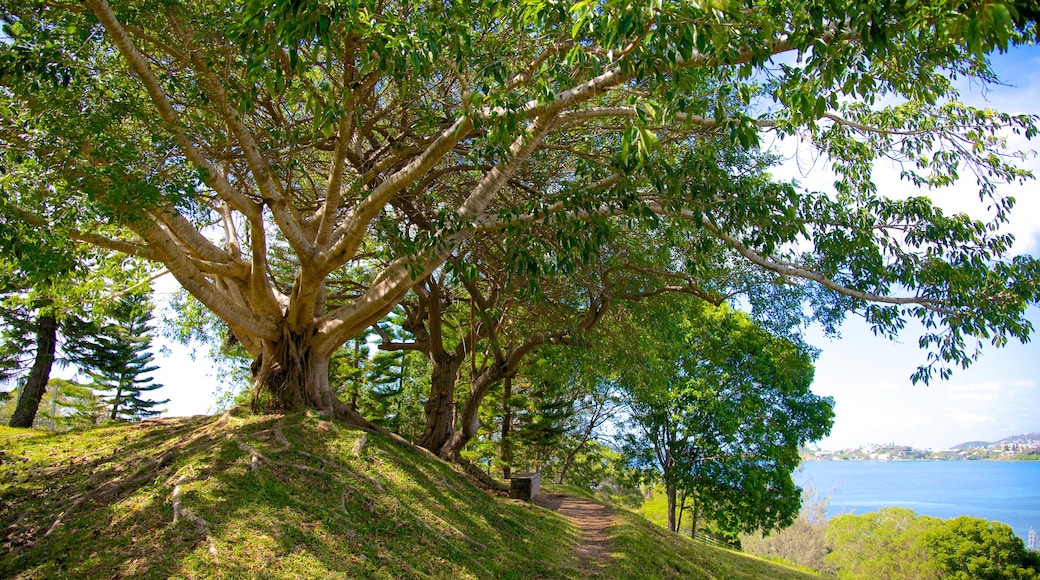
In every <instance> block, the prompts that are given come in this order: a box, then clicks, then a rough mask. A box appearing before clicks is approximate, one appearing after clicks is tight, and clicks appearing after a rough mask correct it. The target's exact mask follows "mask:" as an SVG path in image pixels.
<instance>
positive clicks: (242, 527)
mask: <svg viewBox="0 0 1040 580" xmlns="http://www.w3.org/2000/svg"><path fill="white" fill-rule="evenodd" d="M283 422H284V424H283ZM314 422H315V420H314V419H313V418H308V417H306V416H290V417H287V418H285V419H283V418H281V417H276V416H268V417H248V418H245V419H241V420H237V419H236V420H234V421H232V420H229V418H228V417H226V416H225V417H223V418H217V417H205V418H191V419H186V420H180V421H168V422H166V423H158V422H150V423H151V424H143V425H140V426H137V425H135V426H127V427H119V428H115V429H113V430H110V431H105V430H98V432H97V433H93V434H92V435H90V436H89V439H90V441H92V442H93V444H94V445H95V449H92V450H89V452H88V453H82V452H79V451H77V450H75V449H67V450H66V451H62V452H57V453H53V452H52V455H54V456H52V457H50V458H49V460H47V459H46V458H40V459H38V460H37V461H36V464H34V465H33V468H32V469H30V470H28V471H27V472H26V471H24V470H15V469H10V470H8V471H9V472H10V474H11V475H16V477H14V478H13V480H17V481H12V483H10V484H9V485H7V486H5V488H4V489H3V490H2V491H0V499H2V502H3V503H2V504H0V515H2V519H0V525H3V526H4V529H5V544H6V545H5V550H6V551H7V554H6V555H5V556H4V557H3V558H0V560H2V561H3V562H2V563H0V576H5V577H7V576H16V575H21V574H24V575H30V576H43V577H82V578H113V577H124V576H134V577H146V578H150V577H155V578H160V577H161V578H168V577H229V578H230V577H234V578H290V577H329V576H332V577H344V576H346V577H357V578H411V577H436V578H440V577H458V578H464V577H474V578H486V577H498V578H509V577H516V578H519V577H528V578H532V577H564V576H570V575H573V574H572V572H573V559H572V558H571V557H570V556H569V554H570V547H571V545H570V543H569V542H573V540H574V538H573V537H572V531H571V530H570V528H569V526H568V525H567V524H566V523H565V522H564V521H563V520H562V519H561V518H558V517H555V516H553V515H552V514H549V513H547V512H545V511H544V510H539V509H537V508H531V507H529V506H522V505H517V504H514V503H513V502H510V501H508V500H505V499H502V498H496V497H493V496H490V495H488V494H486V493H484V492H483V491H481V490H479V489H478V488H476V487H475V486H473V485H472V484H471V483H470V482H469V481H468V480H466V479H465V478H463V477H461V476H460V475H459V474H458V473H456V472H455V471H454V469H452V468H451V467H450V466H448V465H446V464H444V463H442V462H439V461H436V460H432V459H431V458H430V457H428V456H426V455H424V454H422V453H421V452H419V451H416V450H414V449H411V448H407V447H405V446H402V445H401V444H399V443H395V442H393V441H391V440H389V439H387V438H384V437H381V436H374V435H371V434H369V435H367V438H368V446H367V449H366V450H363V451H362V452H361V453H360V454H355V453H354V452H352V451H351V450H350V449H351V448H352V447H354V446H355V445H356V443H357V442H358V441H359V440H360V439H361V437H363V436H364V435H363V434H362V433H360V432H354V431H349V430H347V429H345V428H343V427H339V426H334V427H335V428H333V429H328V428H325V429H324V430H319V429H315V428H314V425H313V423H314ZM283 427H284V429H283ZM87 438H88V436H87V434H83V436H82V437H81V438H80V439H78V441H79V442H80V444H82V442H84V441H86V440H87ZM76 441H77V439H76V438H75V436H73V438H71V439H68V440H67V446H68V447H75V445H77V443H76ZM55 443H56V442H55V441H53V440H49V439H48V440H46V441H42V442H39V443H36V445H39V446H40V447H38V448H36V449H35V452H37V453H38V452H41V451H46V450H47V449H52V448H53V446H54V445H55ZM29 444H30V443H28V442H26V443H25V445H29ZM62 444H65V443H62ZM287 444H288V445H287ZM48 445H49V446H51V447H47V446H48ZM28 451H29V450H28V449H25V448H24V445H23V446H22V447H19V451H18V453H22V452H28ZM77 453H79V455H77ZM5 468H7V466H5V465H0V469H5ZM0 473H3V471H0ZM3 474H4V475H8V473H3ZM175 489H176V493H174V490H175ZM174 496H176V498H177V503H178V507H179V508H180V512H179V513H178V520H179V521H177V523H174V511H175V510H174V507H173V502H172V501H171V500H172V498H173V497H174ZM16 513H22V514H28V515H21V516H15V514H16ZM58 520H61V521H59V522H58V523H57V524H55V522H56V521H58ZM52 527H53V530H52V531H51V533H50V534H48V533H47V530H49V529H51V528H52ZM566 538H570V540H569V541H568V540H566ZM561 539H564V541H561Z"/></svg>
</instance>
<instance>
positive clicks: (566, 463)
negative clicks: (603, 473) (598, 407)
mask: <svg viewBox="0 0 1040 580" xmlns="http://www.w3.org/2000/svg"><path fill="white" fill-rule="evenodd" d="M598 417H599V412H598V411H597V412H596V414H594V415H593V416H592V419H591V420H590V421H589V424H588V425H587V426H586V427H585V431H584V432H583V433H582V434H581V441H579V442H578V445H577V447H575V448H574V449H572V450H571V452H570V453H568V454H567V458H566V459H564V460H563V467H562V468H560V476H559V477H558V478H556V483H557V484H559V485H563V480H564V478H565V477H567V470H569V469H570V468H571V464H572V463H574V459H575V458H576V457H577V456H578V452H579V451H581V449H582V448H583V447H585V444H586V443H588V442H589V439H590V438H591V437H592V430H593V429H594V428H595V427H596V420H597V418H598Z"/></svg>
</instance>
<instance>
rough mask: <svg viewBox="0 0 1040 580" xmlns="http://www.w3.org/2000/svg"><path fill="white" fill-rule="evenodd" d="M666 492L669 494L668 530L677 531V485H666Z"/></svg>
mask: <svg viewBox="0 0 1040 580" xmlns="http://www.w3.org/2000/svg"><path fill="white" fill-rule="evenodd" d="M665 492H666V493H667V496H668V530H669V531H672V532H674V531H676V522H675V486H674V485H669V486H666V487H665Z"/></svg>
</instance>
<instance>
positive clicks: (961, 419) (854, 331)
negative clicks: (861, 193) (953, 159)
mask: <svg viewBox="0 0 1040 580" xmlns="http://www.w3.org/2000/svg"><path fill="white" fill-rule="evenodd" d="M994 66H995V69H996V71H997V73H998V74H999V75H1000V76H1001V78H1002V79H1003V80H1004V82H1005V83H1006V84H1007V86H1000V87H991V88H989V89H988V90H987V91H986V92H982V91H980V90H978V87H964V90H965V100H967V101H968V102H970V103H971V104H974V105H976V106H991V107H993V108H995V109H998V110H1003V111H1006V112H1012V113H1029V114H1040V48H1038V47H1028V48H1019V49H1016V50H1014V51H1012V52H1011V53H1009V54H1007V55H998V56H996V57H995V58H994ZM1012 145H1017V146H1019V147H1021V148H1023V149H1029V148H1030V146H1029V144H1028V143H1026V142H1024V141H1023V142H1019V143H1012ZM777 146H778V147H781V150H784V148H785V147H786V148H787V150H788V151H790V152H791V159H790V160H789V161H788V163H786V164H785V166H784V167H783V168H781V169H779V170H778V171H777V172H776V173H777V175H778V176H779V177H784V178H788V177H794V178H797V179H799V180H800V181H801V182H803V183H805V184H807V185H810V186H812V185H814V184H815V185H817V186H819V187H828V186H829V183H830V182H832V181H833V178H832V177H831V176H830V174H829V172H828V170H827V167H826V166H823V165H822V164H819V163H816V164H814V163H812V160H811V159H808V158H806V157H804V155H803V157H800V158H796V157H795V156H794V154H793V151H794V150H795V148H794V147H793V146H792V145H791V144H777ZM1032 148H1037V144H1036V143H1034V144H1033V146H1032ZM803 151H804V149H803ZM1027 164H1028V166H1030V167H1031V168H1032V169H1033V171H1034V172H1036V173H1037V174H1038V175H1040V161H1038V160H1037V159H1036V158H1034V159H1032V160H1030V161H1028V162H1027ZM876 180H877V181H878V183H879V186H880V187H879V190H880V191H882V192H888V191H899V192H905V193H910V192H908V191H907V188H908V187H909V186H907V185H906V184H905V183H901V182H899V180H898V179H897V177H896V176H895V174H894V171H893V170H892V168H886V167H883V166H880V167H878V169H877V173H876ZM1004 192H1005V193H1008V194H1010V195H1014V196H1015V197H1016V198H1017V200H1018V204H1017V206H1016V209H1015V211H1014V212H1013V214H1012V223H1011V224H1010V230H1011V231H1012V232H1013V233H1014V234H1015V235H1016V240H1017V241H1016V245H1015V248H1014V250H1015V252H1016V253H1022V254H1031V255H1036V254H1037V253H1038V251H1040V184H1038V183H1037V182H1032V183H1028V184H1027V185H1025V186H1023V187H1014V188H1009V189H1005V190H1004ZM928 195H929V196H930V197H931V198H932V199H933V200H934V201H935V202H936V203H938V204H939V205H941V206H943V207H945V208H948V209H950V210H954V211H969V213H972V212H973V210H974V212H976V213H977V211H978V198H977V196H976V193H975V190H974V189H973V188H972V187H971V184H970V183H969V184H967V185H966V186H965V187H960V188H954V189H952V190H945V191H938V192H929V193H928ZM1030 319H1031V320H1032V321H1033V324H1034V326H1035V327H1036V329H1037V330H1038V331H1040V310H1038V309H1037V308H1035V307H1034V308H1033V309H1031V311H1030ZM918 334H919V332H918V331H917V330H916V329H915V328H913V327H911V328H909V329H908V330H907V331H905V332H904V333H903V334H902V336H901V337H900V339H899V340H897V341H889V340H887V339H883V338H879V337H876V336H874V335H873V334H872V333H871V332H870V329H869V328H868V327H867V325H865V324H864V323H863V322H862V321H861V320H859V319H858V318H851V319H849V320H848V321H847V322H846V323H845V324H844V325H843V326H842V328H841V338H840V339H839V340H832V339H829V338H826V337H824V336H823V334H822V333H821V332H819V331H818V330H813V331H812V332H811V333H810V335H809V338H810V342H811V343H813V344H814V345H815V346H817V347H819V348H820V349H821V350H822V353H821V355H820V358H819V359H818V361H817V364H816V381H815V383H814V387H813V389H814V391H816V392H817V393H818V394H821V395H828V396H831V397H834V400H835V412H836V418H835V426H834V429H833V431H832V433H831V436H830V437H828V438H827V439H824V440H823V441H822V442H820V447H821V448H824V449H840V448H846V447H854V446H859V445H861V444H865V443H887V442H896V443H901V444H907V445H914V446H917V447H930V448H944V447H948V446H951V445H954V444H957V443H961V442H964V441H969V440H987V441H992V440H997V439H1000V438H1002V437H1005V436H1009V435H1015V434H1019V433H1024V432H1032V431H1040V350H1038V348H1037V343H1036V342H1033V343H1029V344H1026V345H1022V344H1018V343H1013V344H1011V345H1010V346H1008V347H1007V348H1004V349H994V348H987V349H985V350H984V352H983V355H982V359H981V360H980V361H979V362H978V363H976V364H975V365H974V366H973V367H972V368H970V369H968V370H960V371H957V372H956V373H955V374H954V376H953V378H952V379H950V380H949V381H945V382H944V381H935V382H933V384H932V385H931V386H923V385H912V384H911V382H910V375H911V374H912V373H913V372H914V370H915V369H916V367H917V366H918V365H919V364H921V363H923V362H924V361H925V360H926V359H925V356H926V353H925V352H923V351H921V350H920V349H918V348H917V337H918ZM169 348H170V352H169V354H166V355H161V356H159V357H157V358H158V359H159V360H158V362H159V364H160V365H161V366H162V370H161V371H159V373H157V376H156V379H157V380H158V382H161V383H163V384H164V385H166V388H165V389H164V390H163V391H162V392H161V394H159V395H158V396H160V397H169V398H170V399H171V401H170V403H169V404H168V412H169V414H171V415H189V414H197V413H207V412H211V411H212V406H213V394H212V393H213V391H214V390H215V385H216V382H215V378H214V377H213V376H212V373H211V372H210V371H209V370H208V366H209V365H208V364H207V362H206V361H205V360H204V359H203V358H200V359H199V360H198V361H192V360H191V359H190V358H189V357H188V355H187V351H186V349H184V348H183V347H179V346H176V345H172V346H169Z"/></svg>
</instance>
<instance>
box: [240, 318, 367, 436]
mask: <svg viewBox="0 0 1040 580" xmlns="http://www.w3.org/2000/svg"><path fill="white" fill-rule="evenodd" d="M313 338H314V332H313V331H303V332H295V331H292V330H289V329H288V328H287V327H286V326H285V325H283V328H282V337H281V339H280V340H278V341H266V340H265V341H264V342H263V350H262V352H261V353H260V355H259V356H258V357H257V358H256V359H255V360H254V361H253V365H252V371H253V389H254V390H253V405H254V407H259V408H267V409H269V410H276V411H289V410H293V409H297V408H312V409H316V410H317V411H318V412H319V413H323V414H326V415H328V416H329V417H336V418H338V419H340V420H342V421H344V422H346V423H348V424H350V425H352V426H354V427H358V428H361V429H367V430H369V431H378V432H381V433H382V432H386V430H385V429H383V428H381V427H379V426H378V425H376V424H375V423H372V422H371V421H369V420H367V419H365V418H364V417H362V416H361V415H360V414H358V412H357V411H356V410H354V409H351V408H350V406H349V405H347V404H346V403H344V402H343V401H341V400H339V398H338V397H336V394H335V393H334V392H333V390H332V385H331V383H330V382H329V365H330V363H331V361H332V355H331V354H328V355H318V354H316V353H315V351H314V349H312V348H311V343H312V341H313Z"/></svg>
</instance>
